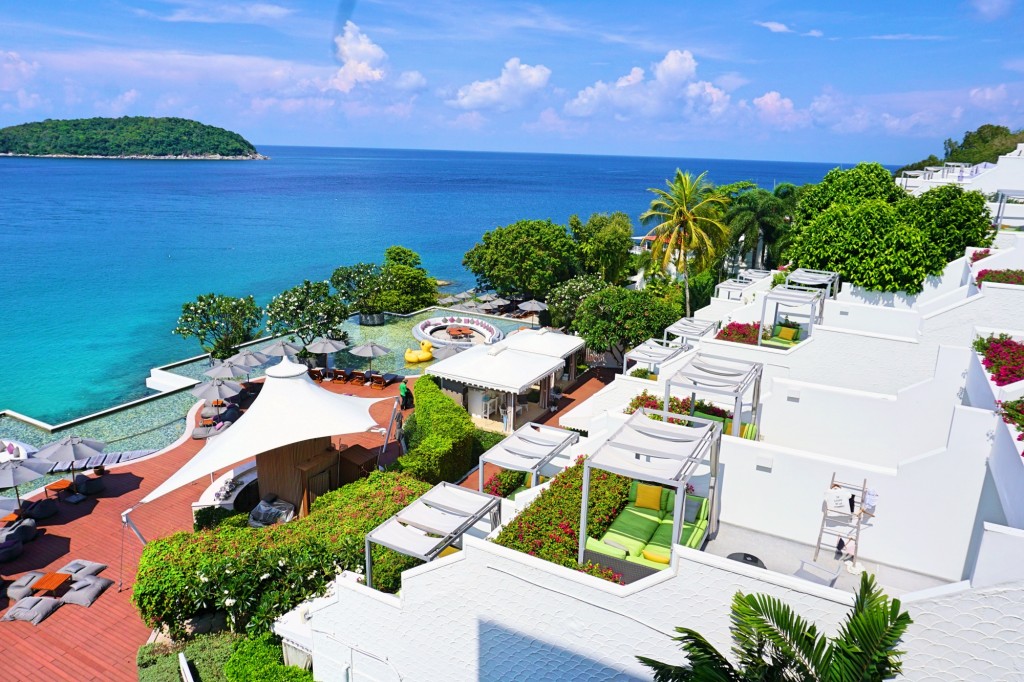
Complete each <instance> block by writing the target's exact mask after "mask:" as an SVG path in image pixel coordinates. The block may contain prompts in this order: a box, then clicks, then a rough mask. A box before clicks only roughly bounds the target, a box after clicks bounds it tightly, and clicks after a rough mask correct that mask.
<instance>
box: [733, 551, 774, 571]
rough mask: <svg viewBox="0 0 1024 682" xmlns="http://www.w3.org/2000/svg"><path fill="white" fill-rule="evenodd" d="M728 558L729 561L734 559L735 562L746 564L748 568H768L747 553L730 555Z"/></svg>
mask: <svg viewBox="0 0 1024 682" xmlns="http://www.w3.org/2000/svg"><path fill="white" fill-rule="evenodd" d="M726 558H727V559H732V560H733V561H738V562H740V563H741V564H746V565H747V566H757V567H758V568H764V569H767V568H768V567H767V566H765V565H764V562H763V561H761V560H760V559H758V558H757V557H756V556H754V555H753V554H747V553H746V552H735V553H734V554H730V555H729V556H727V557H726Z"/></svg>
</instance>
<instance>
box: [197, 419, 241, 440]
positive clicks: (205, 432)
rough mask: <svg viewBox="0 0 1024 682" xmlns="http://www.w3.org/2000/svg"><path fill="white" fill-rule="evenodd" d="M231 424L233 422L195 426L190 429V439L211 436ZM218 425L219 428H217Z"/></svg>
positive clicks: (224, 429) (201, 438)
mask: <svg viewBox="0 0 1024 682" xmlns="http://www.w3.org/2000/svg"><path fill="white" fill-rule="evenodd" d="M232 424H234V422H221V423H220V424H215V425H213V426H197V427H196V428H194V429H192V440H205V439H207V438H210V437H211V436H216V435H217V434H218V433H220V432H221V431H226V430H227V428H228V427H229V426H231V425H232ZM218 426H219V427H220V428H217V427H218Z"/></svg>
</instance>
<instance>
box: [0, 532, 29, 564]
mask: <svg viewBox="0 0 1024 682" xmlns="http://www.w3.org/2000/svg"><path fill="white" fill-rule="evenodd" d="M24 549H25V546H24V545H23V544H22V543H21V540H19V539H17V538H11V539H10V540H4V541H3V542H0V564H2V563H5V562H8V561H14V560H15V559H17V558H18V557H20V556H21V552H22V551H23V550H24Z"/></svg>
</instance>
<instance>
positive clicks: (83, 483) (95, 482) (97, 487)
mask: <svg viewBox="0 0 1024 682" xmlns="http://www.w3.org/2000/svg"><path fill="white" fill-rule="evenodd" d="M106 487H107V486H106V484H104V483H103V479H102V478H91V477H89V476H86V475H85V474H78V475H77V476H75V488H77V489H78V492H80V493H81V494H83V495H95V494H97V493H101V492H103V490H104V489H105V488H106Z"/></svg>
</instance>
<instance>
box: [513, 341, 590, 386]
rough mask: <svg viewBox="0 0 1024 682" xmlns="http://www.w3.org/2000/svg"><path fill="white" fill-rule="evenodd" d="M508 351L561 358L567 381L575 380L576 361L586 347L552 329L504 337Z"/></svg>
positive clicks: (584, 343)
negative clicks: (564, 364) (564, 365)
mask: <svg viewBox="0 0 1024 682" xmlns="http://www.w3.org/2000/svg"><path fill="white" fill-rule="evenodd" d="M505 345H506V346H507V347H508V348H509V350H519V351H525V352H527V353H536V354H538V355H547V356H549V357H553V358H562V360H563V361H564V362H565V363H566V369H567V370H568V372H567V373H568V375H569V380H570V381H572V380H573V379H575V378H576V364H577V363H576V361H577V359H578V356H579V354H580V353H581V352H582V351H583V350H584V348H585V347H586V345H587V344H586V342H585V341H584V340H583V339H582V338H580V337H578V336H572V335H570V334H563V333H562V332H557V331H554V330H552V329H520V330H519V331H517V332H512V333H511V334H509V335H508V336H507V337H505Z"/></svg>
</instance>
